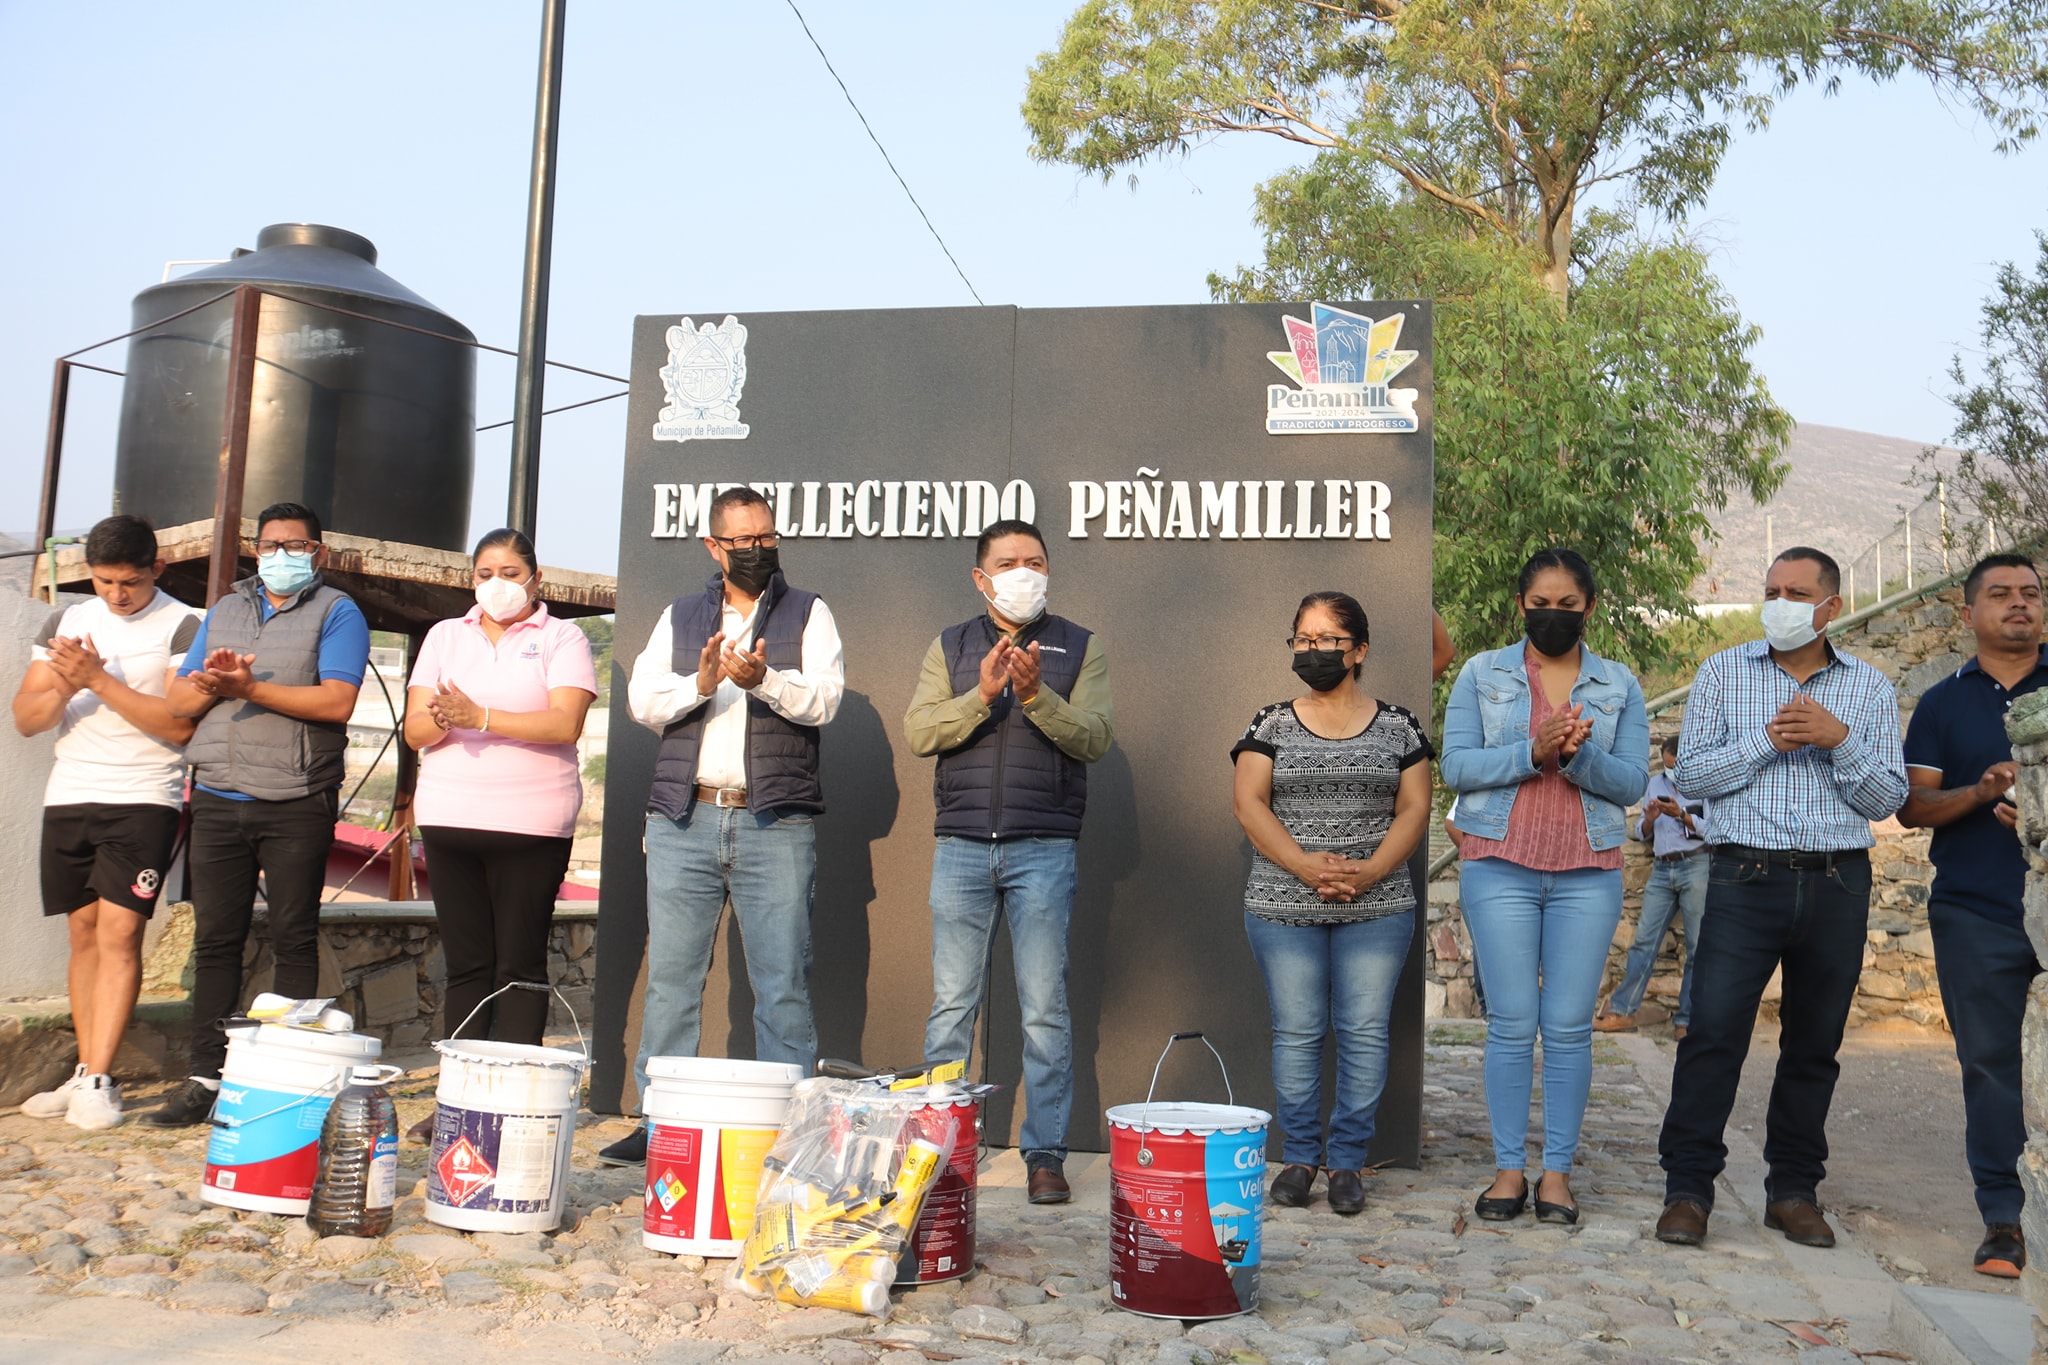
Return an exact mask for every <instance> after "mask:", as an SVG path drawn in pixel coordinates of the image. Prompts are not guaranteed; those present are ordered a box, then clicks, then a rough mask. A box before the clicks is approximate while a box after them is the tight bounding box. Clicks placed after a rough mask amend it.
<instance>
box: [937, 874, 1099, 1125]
mask: <svg viewBox="0 0 2048 1365" xmlns="http://www.w3.org/2000/svg"><path fill="white" fill-rule="evenodd" d="M1075 881H1076V877H1075V869H1074V841H1073V840H1072V839H1033V838H1018V839H993V840H991V839H968V838H963V837H960V836H957V835H948V834H942V835H940V836H939V842H938V847H937V849H936V850H935V851H934V852H933V854H932V893H931V904H932V1013H931V1018H930V1019H929V1020H928V1021H927V1022H926V1023H925V1027H924V1056H925V1060H926V1061H927V1062H952V1061H961V1060H964V1059H965V1058H967V1057H968V1055H969V1054H970V1053H972V1052H973V1050H974V1021H975V1018H976V1016H978V1015H979V1014H980V1013H981V991H982V983H983V982H984V981H986V980H987V977H988V965H989V952H990V950H991V948H992V947H993V946H994V943H995V934H996V921H997V920H998V919H1004V920H1007V921H1009V925H1010V954H1011V957H1012V958H1013V959H1014V960H1015V962H1016V972H1017V1003H1018V1006H1019V1008H1020V1010H1021V1011H1022V1013H1023V1016H1024V1127H1023V1131H1022V1133H1021V1134H1020V1135H1019V1141H1018V1146H1019V1147H1021V1148H1022V1149H1023V1152H1024V1159H1025V1161H1026V1162H1027V1163H1031V1162H1034V1161H1036V1162H1038V1163H1041V1164H1042V1163H1043V1162H1044V1161H1046V1160H1055V1161H1065V1160H1066V1158H1067V1114H1068V1111H1069V1110H1071V1109H1072V1108H1073V1106H1074V1028H1073V1022H1072V1020H1071V1019H1070V1017H1069V1015H1068V1013H1067V920H1068V918H1069V917H1070V916H1071V915H1072V913H1073V909H1074V886H1075Z"/></svg>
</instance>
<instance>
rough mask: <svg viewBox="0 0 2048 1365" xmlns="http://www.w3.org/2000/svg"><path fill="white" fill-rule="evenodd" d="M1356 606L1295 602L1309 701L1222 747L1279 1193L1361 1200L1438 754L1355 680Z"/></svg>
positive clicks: (1361, 633) (1360, 664)
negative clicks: (1330, 1091) (1272, 1101)
mask: <svg viewBox="0 0 2048 1365" xmlns="http://www.w3.org/2000/svg"><path fill="white" fill-rule="evenodd" d="M1369 636H1370V631H1369V628H1368V626H1367V623H1366V619H1365V609H1364V608H1363V607H1361V606H1359V604H1358V601H1357V599H1356V598H1353V597H1352V596H1351V595H1350V594H1348V593H1341V592H1314V593H1310V594H1309V595H1308V596H1307V597H1304V598H1302V599H1301V605H1300V606H1299V607H1297V608H1295V612H1294V625H1293V627H1292V628H1291V629H1290V630H1289V631H1288V634H1287V648H1288V650H1289V651H1290V653H1291V655H1292V657H1293V661H1294V674H1295V676H1296V677H1298V678H1300V679H1301V681H1302V682H1303V683H1305V684H1306V685H1307V686H1308V692H1307V694H1306V695H1304V696H1300V697H1296V698H1295V699H1294V700H1292V701H1282V702H1275V703H1273V705H1271V706H1268V707H1265V708H1264V709H1263V710H1261V711H1260V712H1259V713H1258V714H1257V715H1255V716H1253V717H1252V723H1251V724H1250V725H1249V726H1247V727H1246V729H1245V732H1244V737H1243V738H1241V739H1239V740H1238V741H1237V745H1236V747H1235V748H1233V749H1232V750H1231V751H1230V758H1231V763H1232V765H1233V766H1234V767H1235V768H1236V770H1237V776H1236V780H1235V783H1234V786H1233V791H1232V806H1233V808H1234V809H1235V811H1236V813H1237V822H1238V823H1239V824H1240V825H1242V826H1244V832H1245V835H1246V837H1247V838H1249V839H1250V840H1251V841H1252V848H1253V850H1254V851H1253V855H1252V870H1251V876H1250V877H1249V878H1248V879H1247V880H1246V882H1245V888H1244V911H1245V914H1244V925H1245V932H1246V933H1247V934H1248V935H1249V936H1250V938H1251V941H1252V955H1253V956H1254V957H1256V958H1257V959H1258V961H1259V970H1260V971H1261V972H1262V973H1263V974H1264V975H1265V978H1266V997H1267V999H1268V1000H1269V1001H1270V1002H1271V1004H1272V1008H1273V1087H1274V1089H1275V1091H1276V1092H1277V1093H1278V1097H1279V1106H1278V1108H1279V1111H1280V1126H1281V1128H1282V1129H1283V1130H1284V1133H1285V1137H1284V1139H1283V1141H1282V1143H1281V1148H1280V1154H1281V1159H1282V1160H1283V1161H1285V1162H1286V1163H1287V1164H1286V1166H1285V1168H1284V1169H1283V1170H1282V1171H1281V1172H1280V1174H1279V1175H1277V1176H1275V1177H1274V1178H1273V1185H1272V1189H1271V1190H1270V1192H1269V1193H1270V1195H1271V1198H1272V1200H1273V1202H1274V1203H1276V1204H1285V1205H1287V1206H1289V1207H1293V1208H1299V1207H1301V1206H1302V1205H1304V1204H1306V1203H1308V1200H1309V1187H1310V1186H1311V1185H1312V1184H1314V1183H1315V1178H1316V1168H1317V1167H1318V1166H1321V1167H1323V1168H1324V1169H1325V1170H1327V1171H1328V1172H1329V1182H1330V1209H1331V1211H1332V1212H1334V1213H1346V1214H1349V1213H1357V1212H1358V1211H1359V1210H1361V1209H1363V1208H1364V1207H1365V1181H1364V1167H1365V1161H1366V1151H1367V1148H1368V1147H1370V1146H1371V1144H1372V1135H1373V1119H1374V1116H1375V1114H1376V1111H1377V1110H1378V1108H1379V1102H1380V1092H1381V1090H1383V1089H1384V1088H1385V1086H1386V1082H1387V1024H1388V1020H1389V1018H1390V1017H1391V1015H1392V1014H1393V1009H1394V986H1395V984H1396V983H1397V982H1399V981H1400V979H1401V964H1402V963H1404V962H1406V961H1407V960H1408V946H1409V944H1410V943H1412V942H1413V941H1414V938H1415V885H1414V882H1413V880H1412V879H1411V878H1410V877H1409V875H1408V860H1409V859H1410V858H1412V857H1414V856H1415V850H1416V849H1417V848H1419V847H1420V846H1421V844H1422V840H1423V837H1424V834H1425V832H1426V831H1427V829H1428V827H1429V801H1430V787H1429V760H1430V757H1431V755H1432V753H1433V752H1434V750H1432V749H1431V747H1430V743H1429V737H1428V735H1426V734H1425V733H1424V732H1423V728H1422V722H1421V721H1419V720H1417V719H1416V718H1415V715H1414V713H1413V712H1410V711H1406V710H1403V709H1402V708H1401V707H1398V706H1395V705H1393V704H1391V703H1389V702H1383V701H1375V700H1374V699H1373V697H1372V696H1371V694H1369V693H1368V692H1366V691H1365V689H1364V688H1363V687H1361V686H1359V682H1358V679H1359V675H1360V674H1361V673H1363V672H1364V671H1365V654H1366V650H1367V649H1368V648H1369V646H1370V639H1369ZM1333 1025H1334V1026H1335V1029H1336V1035H1337V1102H1336V1106H1335V1108H1334V1110H1333V1111H1332V1113H1331V1116H1330V1137H1329V1143H1328V1146H1327V1149H1326V1148H1325V1144H1324V1142H1323V1122H1322V1114H1323V1094H1322V1089H1323V1086H1322V1082H1323V1035H1324V1034H1326V1033H1328V1032H1330V1030H1331V1027H1332V1026H1333Z"/></svg>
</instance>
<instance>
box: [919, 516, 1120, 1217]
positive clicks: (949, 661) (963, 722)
mask: <svg viewBox="0 0 2048 1365" xmlns="http://www.w3.org/2000/svg"><path fill="white" fill-rule="evenodd" d="M974 557H975V567H974V569H973V571H972V577H973V581H974V587H975V591H976V592H978V593H980V594H981V596H982V599H983V600H984V601H985V602H987V604H988V610H987V611H986V612H983V613H981V614H979V615H977V616H975V617H974V618H972V619H971V620H967V621H963V622H961V623H960V624H959V625H957V626H953V627H951V628H949V629H948V630H947V631H946V632H945V633H944V634H942V635H940V636H939V638H938V639H936V640H934V641H932V646H931V648H930V649H929V650H927V651H926V653H925V658H924V669H923V672H922V673H921V674H920V676H919V677H918V680H917V690H916V692H915V693H914V694H913V695H912V697H911V702H910V711H909V714H907V715H906V716H905V717H904V718H903V728H904V732H905V737H906V738H907V739H908V740H909V743H910V751H911V752H912V753H914V754H918V755H920V756H923V757H927V758H929V757H933V756H936V757H937V758H938V760H939V761H938V767H937V770H936V772H935V773H934V774H933V778H932V795H933V801H934V804H935V805H936V806H937V808H938V811H937V814H938V820H937V832H938V847H937V850H936V851H935V852H934V854H933V857H932V889H931V906H932V994H933V1000H932V1012H931V1017H930V1019H929V1020H928V1021H927V1022H926V1024H925V1035H924V1055H925V1060H926V1061H928V1062H946V1061H959V1060H963V1059H965V1058H966V1056H967V1054H968V1051H969V1049H970V1048H971V1047H972V1045H973V1042H974V1021H975V1017H976V1016H977V1015H978V1014H979V1013H980V1011H981V998H982V987H983V983H984V981H985V980H986V978H987V973H988V964H989V951H990V949H991V947H992V946H993V944H994V941H995V931H996V921H997V920H998V919H999V918H1000V919H1007V920H1008V921H1009V926H1010V947H1011V950H1012V954H1013V956H1014V957H1015V959H1016V974H1017V1000H1018V1003H1019V1006H1020V1008H1021V1010H1022V1013H1023V1024H1024V1105H1025V1114H1024V1127H1023V1131H1022V1133H1021V1135H1020V1137H1019V1140H1018V1146H1019V1147H1021V1148H1022V1149H1023V1152H1024V1164H1025V1165H1026V1167H1028V1168H1029V1171H1030V1180H1029V1184H1028V1187H1027V1194H1028V1197H1029V1198H1030V1200H1031V1202H1032V1203H1034V1204H1061V1203H1065V1202H1066V1201H1067V1198H1068V1197H1069V1191H1068V1189H1067V1181H1066V1174H1065V1163H1066V1157H1067V1116H1068V1112H1069V1111H1070V1110H1071V1109H1072V1108H1073V1103H1074V1030H1073V1024H1072V1021H1071V1019H1070V1017H1069V1015H1068V1012H1067V922H1068V919H1069V917H1070V916H1071V915H1072V913H1073V908H1074V888H1075V880H1076V872H1075V859H1074V852H1075V840H1076V839H1078V838H1079V837H1080V834H1081V818H1082V816H1083V814H1084V813H1085V812H1086V810H1087V805H1088V765H1089V764H1090V763H1094V762H1096V761H1098V760H1099V759H1101V758H1102V756H1103V755H1104V754H1106V753H1108V752H1109V746H1110V741H1111V740H1112V738H1113V737H1114V736H1113V733H1112V727H1111V716H1110V698H1109V661H1108V659H1107V658H1106V657H1105V656H1104V654H1103V652H1102V643H1101V641H1100V640H1098V639H1097V638H1096V637H1095V636H1094V635H1093V634H1092V633H1091V632H1089V631H1087V630H1084V629H1083V628H1081V627H1080V626H1077V625H1075V624H1074V623H1073V622H1072V621H1069V620H1067V619H1065V618H1064V617H1060V616H1053V615H1051V614H1049V613H1048V612H1047V611H1046V609H1045V599H1046V587H1047V584H1048V581H1049V580H1048V566H1047V563H1046V553H1045V537H1044V536H1043V535H1041V534H1039V530H1038V528H1037V527H1036V526H1033V525H1032V524H1031V523H1030V522H1028V521H998V522H996V523H994V524H993V525H991V526H989V527H988V528H987V529H985V530H984V531H983V532H982V533H981V539H980V541H979V542H978V543H977V545H976V546H975V556H974Z"/></svg>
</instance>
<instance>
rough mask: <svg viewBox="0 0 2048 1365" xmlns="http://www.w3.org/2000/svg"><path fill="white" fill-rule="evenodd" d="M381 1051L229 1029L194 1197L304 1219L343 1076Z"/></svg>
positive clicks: (346, 1037)
mask: <svg viewBox="0 0 2048 1365" xmlns="http://www.w3.org/2000/svg"><path fill="white" fill-rule="evenodd" d="M383 1050H384V1045H383V1044H382V1043H381V1042H379V1041H378V1040H377V1039H375V1038H371V1037H367V1036H365V1035H363V1034H360V1033H328V1032H326V1031H324V1030H321V1029H310V1028H289V1027H286V1026H284V1025H281V1024H253V1025H248V1026H243V1027H236V1028H233V1029H230V1030H229V1032H228V1055H227V1061H226V1064H225V1065H223V1066H222V1067H221V1073H220V1096H219V1098H218V1099H216V1100H215V1101H214V1104H213V1134H212V1136H211V1137H210V1138H209V1139H208V1141H207V1144H206V1175H205V1177H204V1178H203V1179H202V1180H201V1182H200V1186H199V1197H200V1198H201V1199H202V1200H204V1201H205V1202H207V1203H209V1204H222V1205H225V1206H227V1207H229V1208H236V1209H253V1210H255V1211H257V1212H259V1213H283V1214H292V1215H299V1216H303V1215H304V1213H305V1212H306V1206H307V1203H308V1201H309V1200H310V1199H311V1198H312V1194H313V1178H314V1176H315V1175H316V1174H317V1173H318V1171H319V1167H320V1124H321V1122H322V1121H323V1120H324V1119H325V1118H326V1117H327V1106H328V1105H329V1104H331V1103H333V1101H334V1097H335V1096H336V1095H338V1094H340V1093H341V1088H342V1086H343V1085H345V1084H347V1082H348V1076H349V1072H350V1071H351V1070H353V1069H354V1068H355V1067H358V1066H366V1065H369V1064H371V1063H373V1062H375V1061H376V1060H377V1058H378V1056H379V1055H380V1054H381V1053H382V1052H383Z"/></svg>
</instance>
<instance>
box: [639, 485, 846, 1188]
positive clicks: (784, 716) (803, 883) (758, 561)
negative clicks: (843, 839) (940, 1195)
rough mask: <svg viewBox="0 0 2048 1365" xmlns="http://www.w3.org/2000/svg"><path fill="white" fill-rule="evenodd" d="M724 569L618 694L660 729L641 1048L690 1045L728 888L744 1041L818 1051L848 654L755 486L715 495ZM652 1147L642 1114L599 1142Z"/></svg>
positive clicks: (778, 1050) (675, 613) (783, 1050)
mask: <svg viewBox="0 0 2048 1365" xmlns="http://www.w3.org/2000/svg"><path fill="white" fill-rule="evenodd" d="M710 520H711V534H710V535H708V536H706V537H705V538H704V548H705V549H706V550H709V551H710V552H711V557H712V559H714V560H716V561H717V563H718V572H717V573H715V574H713V575H712V576H711V580H710V581H709V582H708V583H706V584H705V585H704V591H703V592H701V593H698V594H697V595H695V596H692V597H679V598H677V599H676V600H675V602H674V603H672V604H671V605H670V606H669V608H668V609H667V610H666V611H664V612H662V614H661V619H660V620H658V621H656V622H655V623H654V630H653V632H652V633H651V634H650V635H649V636H648V638H647V648H646V649H644V650H642V651H641V653H640V657H639V658H638V659H635V660H634V661H633V676H632V681H631V683H630V684H629V685H628V688H627V694H626V695H627V705H628V707H629V708H630V709H631V711H632V713H633V719H635V720H637V721H639V722H640V723H641V724H642V725H645V726H648V727H649V728H650V729H654V730H658V731H660V732H661V750H660V752H659V754H658V755H657V756H656V758H655V760H654V784H653V786H652V788H651V789H650V790H649V792H648V795H647V805H648V811H647V998H646V1002H645V1005H644V1007H643V1015H642V1019H641V1023H640V1055H639V1058H638V1061H637V1062H636V1064H635V1070H636V1072H637V1074H638V1079H639V1083H640V1093H641V1094H642V1095H645V1094H646V1093H647V1059H648V1058H649V1057H694V1056H696V1055H697V1044H698V1031H699V1026H700V1023H701V1018H702V1010H703V1004H704V978H705V976H706V975H707V974H708V973H709V972H710V970H711V946H712V940H713V938H714V936H715V935H716V933H717V930H718V917H719V915H720V913H721V912H722V911H723V910H724V908H725V902H726V900H727V898H728V897H730V898H731V900H732V911H733V916H734V918H735V919H736V920H738V922H739V930H740V938H741V940H742V941H743V942H744V943H745V944H746V956H747V980H748V982H749V984H750V985H752V987H753V990H754V1054H755V1057H756V1058H757V1059H758V1060H760V1061H764V1062H793V1063H795V1064H796V1065H798V1066H800V1067H802V1068H803V1069H804V1070H805V1071H809V1070H810V1069H811V1064H812V1063H813V1062H814V1061H816V1060H817V1054H818V1031H817V1025H816V1022H815V1021H814V1019H813V1018H812V1014H811V984H810V975H811V898H812V892H813V891H814V889H815V887H816V882H817V868H818V853H817V842H816V831H815V830H814V829H813V827H812V824H811V821H812V818H813V817H814V816H816V815H817V814H819V813H820V812H822V811H823V810H824V809H825V797H824V791H823V788H822V787H821V786H820V784H819V782H818V738H819V737H818V731H819V728H820V727H822V726H824V725H826V724H828V723H830V721H831V720H832V717H833V716H834V715H836V714H838V711H839V699H840V696H841V695H842V694H843V693H844V692H845V690H846V662H845V653H844V650H843V649H842V647H841V645H840V642H839V628H838V626H837V625H835V624H834V623H833V620H832V610H831V608H829V607H827V606H826V605H825V601H824V599H823V598H821V597H819V596H818V595H817V594H815V593H809V592H805V591H803V590H802V589H800V588H792V587H790V586H789V582H788V580H787V579H785V578H784V577H783V575H782V566H781V560H780V556H779V551H778V549H777V544H776V540H777V537H776V533H775V519H774V517H773V516H772V515H771V514H770V511H769V507H768V501H767V499H765V498H763V497H762V496H761V495H760V494H759V493H757V492H755V491H754V490H753V489H751V488H746V487H738V488H728V489H726V490H725V491H724V492H723V493H720V494H719V495H718V496H717V497H716V498H713V499H712V500H711V519H710ZM598 1155H599V1157H600V1158H601V1159H602V1160H604V1161H606V1162H609V1163H610V1164H612V1165H615V1166H626V1165H634V1164H637V1163H639V1162H642V1161H645V1160H646V1159H647V1130H646V1129H645V1128H644V1127H643V1128H641V1129H640V1130H638V1131H637V1132H635V1133H632V1134H631V1135H629V1136H627V1137H624V1138H621V1139H620V1140H619V1141H617V1142H614V1143H613V1144H612V1145H611V1146H609V1147H607V1148H605V1149H604V1150H603V1151H602V1152H600V1153H599V1154H598Z"/></svg>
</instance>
